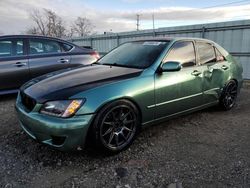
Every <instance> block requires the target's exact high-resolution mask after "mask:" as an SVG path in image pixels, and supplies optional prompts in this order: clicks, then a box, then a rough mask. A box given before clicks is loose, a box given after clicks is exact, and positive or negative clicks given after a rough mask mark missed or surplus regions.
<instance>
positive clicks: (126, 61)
mask: <svg viewBox="0 0 250 188" xmlns="http://www.w3.org/2000/svg"><path fill="white" fill-rule="evenodd" d="M168 44H169V42H166V41H165V42H161V41H140V42H129V43H125V44H123V45H121V46H119V47H118V48H116V49H114V50H112V51H111V52H110V53H108V54H107V55H105V56H104V57H103V58H101V59H100V60H99V62H98V63H101V64H111V65H116V66H126V67H134V68H146V67H149V66H150V65H152V64H153V63H154V62H155V60H156V59H157V58H158V57H159V55H160V54H161V53H162V51H163V49H165V48H166V46H167V45H168Z"/></svg>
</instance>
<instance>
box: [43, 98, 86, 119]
mask: <svg viewBox="0 0 250 188" xmlns="http://www.w3.org/2000/svg"><path fill="white" fill-rule="evenodd" d="M84 102H85V100H83V99H75V100H60V101H49V102H46V103H45V104H44V105H43V106H42V108H41V110H40V113H42V114H47V115H51V116H56V117H64V118H67V117H71V116H73V115H74V114H75V113H76V112H77V110H78V109H79V108H80V107H81V105H82V104H83V103H84Z"/></svg>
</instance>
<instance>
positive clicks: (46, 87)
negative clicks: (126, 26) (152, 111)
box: [20, 65, 142, 103]
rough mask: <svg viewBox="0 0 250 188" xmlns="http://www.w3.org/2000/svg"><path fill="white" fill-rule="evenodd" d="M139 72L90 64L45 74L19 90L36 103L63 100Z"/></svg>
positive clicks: (132, 69)
mask: <svg viewBox="0 0 250 188" xmlns="http://www.w3.org/2000/svg"><path fill="white" fill-rule="evenodd" d="M141 72H142V70H141V69H134V68H125V67H117V66H106V65H92V66H86V67H80V68H76V69H70V70H66V71H58V72H55V73H49V74H46V75H44V76H41V77H38V78H36V79H33V80H31V81H30V82H28V83H27V84H25V85H24V86H23V87H21V89H20V92H21V93H22V94H26V95H28V96H30V97H31V98H33V99H35V100H36V101H37V102H38V103H44V102H45V101H49V100H65V99H68V98H69V97H71V96H73V95H75V94H77V93H79V92H82V91H85V90H88V89H92V88H94V87H97V86H101V85H104V84H108V83H112V82H117V81H120V80H124V79H129V78H133V77H136V76H139V75H140V74H141Z"/></svg>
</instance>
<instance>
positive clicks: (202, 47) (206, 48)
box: [196, 42, 216, 65]
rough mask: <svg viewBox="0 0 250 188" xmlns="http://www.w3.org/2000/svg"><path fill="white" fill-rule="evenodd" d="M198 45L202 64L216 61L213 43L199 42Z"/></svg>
mask: <svg viewBox="0 0 250 188" xmlns="http://www.w3.org/2000/svg"><path fill="white" fill-rule="evenodd" d="M196 46H197V49H198V53H199V57H200V63H201V65H203V64H207V63H212V62H216V56H215V52H214V47H213V46H212V45H211V44H208V43H203V42H197V43H196Z"/></svg>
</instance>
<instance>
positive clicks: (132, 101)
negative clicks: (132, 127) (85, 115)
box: [95, 96, 142, 122]
mask: <svg viewBox="0 0 250 188" xmlns="http://www.w3.org/2000/svg"><path fill="white" fill-rule="evenodd" d="M118 100H127V101H129V102H131V103H132V104H134V105H135V106H136V108H137V110H138V112H139V118H140V122H141V120H142V110H141V108H140V105H139V104H138V103H137V102H136V101H135V100H134V99H133V98H132V97H128V96H125V97H119V98H115V99H112V100H109V101H107V102H105V103H103V104H101V105H100V106H99V107H98V108H97V109H96V111H95V114H98V112H100V110H101V109H102V108H104V106H106V105H108V104H111V103H112V102H115V101H118Z"/></svg>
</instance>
